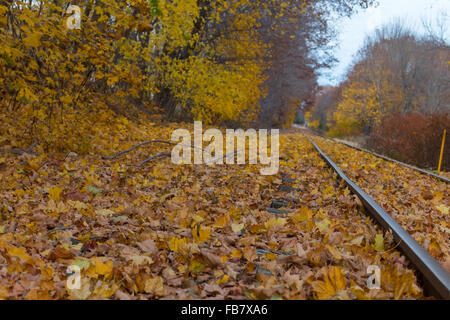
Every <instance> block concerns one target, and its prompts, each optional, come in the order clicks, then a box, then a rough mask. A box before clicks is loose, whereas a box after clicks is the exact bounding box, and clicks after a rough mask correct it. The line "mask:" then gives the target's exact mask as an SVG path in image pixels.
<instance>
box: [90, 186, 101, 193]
mask: <svg viewBox="0 0 450 320" xmlns="http://www.w3.org/2000/svg"><path fill="white" fill-rule="evenodd" d="M87 189H88V190H89V191H91V192H92V193H93V194H99V193H102V190H100V189H98V188H96V187H92V186H89V187H87Z"/></svg>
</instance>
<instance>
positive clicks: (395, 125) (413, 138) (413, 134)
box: [367, 112, 450, 171]
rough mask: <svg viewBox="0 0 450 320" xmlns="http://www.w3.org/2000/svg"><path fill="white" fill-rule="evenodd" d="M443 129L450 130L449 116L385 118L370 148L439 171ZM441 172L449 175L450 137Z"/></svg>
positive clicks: (431, 115) (409, 115)
mask: <svg viewBox="0 0 450 320" xmlns="http://www.w3.org/2000/svg"><path fill="white" fill-rule="evenodd" d="M444 129H447V132H448V131H449V129H450V113H448V112H445V113H439V114H430V115H423V114H418V113H410V114H406V115H402V114H396V115H391V116H388V117H386V118H385V119H384V120H383V121H382V122H381V123H380V124H379V125H377V126H376V127H375V128H374V130H372V133H371V135H370V137H369V140H368V142H367V144H368V147H369V148H370V149H372V150H375V151H376V152H379V153H382V154H385V155H387V156H389V157H392V158H394V159H396V160H399V161H403V162H406V163H410V164H414V165H416V166H419V167H423V168H433V169H436V168H437V166H438V162H439V155H440V150H441V144H442V136H443V132H444ZM442 170H445V171H450V135H448V134H447V139H446V146H445V149H444V157H443V161H442Z"/></svg>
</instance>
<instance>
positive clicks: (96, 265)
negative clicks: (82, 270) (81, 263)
mask: <svg viewBox="0 0 450 320" xmlns="http://www.w3.org/2000/svg"><path fill="white" fill-rule="evenodd" d="M91 262H92V263H91V265H90V267H89V270H88V272H87V274H88V275H90V276H91V277H94V278H97V277H98V276H99V275H100V276H105V277H109V276H110V275H111V274H112V271H113V267H114V264H113V262H112V261H111V260H107V261H106V262H104V261H103V259H101V258H98V257H96V258H94V259H92V261H91Z"/></svg>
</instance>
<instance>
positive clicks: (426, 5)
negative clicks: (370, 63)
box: [319, 0, 450, 85]
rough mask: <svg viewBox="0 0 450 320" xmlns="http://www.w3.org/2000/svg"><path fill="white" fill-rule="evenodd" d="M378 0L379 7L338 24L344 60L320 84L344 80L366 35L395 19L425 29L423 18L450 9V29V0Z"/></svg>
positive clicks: (339, 52)
mask: <svg viewBox="0 0 450 320" xmlns="http://www.w3.org/2000/svg"><path fill="white" fill-rule="evenodd" d="M378 3H379V5H378V6H377V7H375V8H370V9H367V10H363V11H361V12H359V13H358V14H356V15H354V16H352V17H351V18H349V19H343V20H342V21H340V22H338V23H337V28H338V31H339V32H340V35H339V39H338V43H339V46H338V47H337V48H336V51H335V56H336V57H337V58H338V59H339V61H340V62H339V63H338V64H337V65H336V66H335V67H334V68H333V69H332V70H331V71H327V72H324V73H323V75H322V76H321V77H320V78H319V84H321V85H327V84H332V85H336V84H338V83H339V82H340V81H341V80H343V77H344V76H345V74H346V71H347V70H348V67H349V66H350V64H351V63H352V60H353V56H354V54H355V53H356V52H357V51H358V49H359V48H360V47H361V46H362V45H363V43H364V39H365V37H366V35H367V34H370V33H372V32H373V31H374V30H375V29H376V28H377V27H380V26H382V25H383V24H386V23H389V22H390V21H392V20H394V19H397V18H401V19H402V20H403V19H404V20H406V21H408V25H411V26H412V27H414V28H416V29H418V30H421V31H422V30H423V29H422V20H423V18H425V19H433V17H436V15H438V14H439V13H440V12H446V13H447V14H448V17H447V25H448V28H447V29H448V30H450V0H378ZM433 20H434V19H433ZM449 32H450V31H449Z"/></svg>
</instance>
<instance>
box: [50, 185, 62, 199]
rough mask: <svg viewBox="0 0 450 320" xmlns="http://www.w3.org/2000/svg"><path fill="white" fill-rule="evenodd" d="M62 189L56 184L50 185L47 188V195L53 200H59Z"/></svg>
mask: <svg viewBox="0 0 450 320" xmlns="http://www.w3.org/2000/svg"><path fill="white" fill-rule="evenodd" d="M61 192H62V189H61V188H60V187H58V186H54V187H51V188H50V189H48V197H49V198H50V199H52V200H54V201H59V198H60V196H61Z"/></svg>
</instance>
